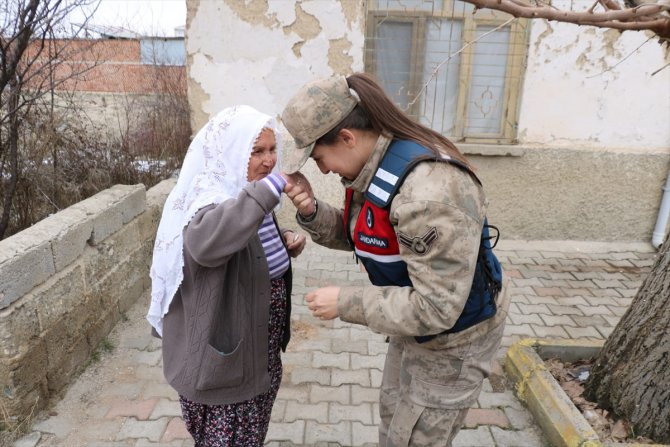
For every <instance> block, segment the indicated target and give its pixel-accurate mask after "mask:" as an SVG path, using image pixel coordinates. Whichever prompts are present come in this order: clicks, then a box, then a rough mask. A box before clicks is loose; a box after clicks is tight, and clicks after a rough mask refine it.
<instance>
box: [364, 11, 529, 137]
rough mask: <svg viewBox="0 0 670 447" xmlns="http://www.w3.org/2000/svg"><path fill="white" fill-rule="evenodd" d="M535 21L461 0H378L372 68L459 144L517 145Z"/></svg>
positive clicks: (371, 21) (369, 37)
mask: <svg viewBox="0 0 670 447" xmlns="http://www.w3.org/2000/svg"><path fill="white" fill-rule="evenodd" d="M527 28H528V25H527V21H526V20H524V19H515V18H513V17H512V16H510V15H508V14H505V13H502V12H497V11H488V10H486V11H485V10H478V11H476V12H475V9H474V6H472V5H470V4H468V3H465V2H462V1H458V0H370V1H369V2H368V23H367V33H366V40H365V69H366V71H367V72H368V73H372V74H374V75H375V76H376V77H377V79H379V81H380V83H381V84H382V86H383V87H384V89H385V90H386V92H387V93H388V94H389V96H390V97H391V98H392V99H393V100H394V101H395V102H396V103H397V104H398V106H399V107H400V108H401V109H403V110H405V111H406V112H407V113H408V114H409V115H411V116H412V117H414V118H415V119H416V120H417V121H419V122H421V123H422V124H425V125H427V126H429V127H431V128H433V129H435V130H437V131H438V132H441V133H443V134H444V135H446V136H447V137H449V138H451V139H452V140H453V141H466V142H484V143H511V142H514V141H515V140H516V129H517V115H518V113H517V110H518V103H519V94H520V86H521V79H522V75H523V68H524V67H523V65H524V63H525V58H526V51H527V45H528V44H527V42H528V37H527Z"/></svg>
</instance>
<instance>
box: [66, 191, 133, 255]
mask: <svg viewBox="0 0 670 447" xmlns="http://www.w3.org/2000/svg"><path fill="white" fill-rule="evenodd" d="M145 194H146V193H145V190H144V185H115V186H113V187H111V188H109V189H106V190H104V191H101V192H99V193H97V194H96V195H94V196H92V197H89V198H88V199H86V200H83V201H81V202H79V203H77V204H75V205H72V207H73V208H76V209H78V210H82V211H84V212H85V213H86V214H87V215H88V216H89V218H90V219H91V221H92V223H93V231H92V235H91V238H90V240H89V244H91V245H94V246H95V245H97V244H98V243H100V241H102V240H104V239H105V238H107V237H108V236H109V235H111V234H113V233H115V232H116V231H117V230H119V229H120V228H121V226H122V225H123V224H124V223H126V222H129V221H130V220H131V219H133V218H134V217H135V216H136V215H138V214H140V213H141V212H143V211H144V208H145V199H144V196H145Z"/></svg>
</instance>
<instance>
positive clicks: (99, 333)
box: [86, 306, 121, 351]
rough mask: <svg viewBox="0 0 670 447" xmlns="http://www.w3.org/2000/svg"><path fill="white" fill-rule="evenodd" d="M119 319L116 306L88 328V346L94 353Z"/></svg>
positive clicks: (119, 315)
mask: <svg viewBox="0 0 670 447" xmlns="http://www.w3.org/2000/svg"><path fill="white" fill-rule="evenodd" d="M120 319H121V313H120V312H119V308H118V307H117V306H112V307H110V308H109V309H107V310H106V311H105V312H104V313H103V314H102V315H101V316H100V318H99V319H98V320H97V321H96V322H95V323H94V324H93V325H92V326H91V327H90V328H89V330H88V331H87V333H86V339H87V341H88V345H89V346H91V347H92V350H93V351H95V350H96V349H97V347H98V345H99V344H100V342H101V341H102V340H104V339H105V338H106V337H107V336H108V335H109V333H110V332H112V329H114V326H115V325H116V323H117V322H118V321H119V320H120Z"/></svg>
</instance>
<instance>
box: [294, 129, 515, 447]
mask: <svg viewBox="0 0 670 447" xmlns="http://www.w3.org/2000/svg"><path fill="white" fill-rule="evenodd" d="M389 143H390V138H388V137H385V136H381V137H380V138H379V140H378V142H377V145H376V147H375V149H374V150H373V153H372V155H371V157H370V159H369V160H368V162H367V164H366V165H365V166H364V167H363V169H362V171H361V172H360V174H359V175H358V177H357V178H356V179H355V180H354V181H353V182H346V181H343V182H345V186H346V187H350V188H352V189H353V190H354V191H355V192H354V198H353V200H352V204H351V216H350V219H349V222H350V224H351V228H349V229H348V231H350V232H351V231H352V230H353V225H354V224H355V222H356V218H357V216H358V213H359V211H360V209H361V206H362V203H363V201H364V197H363V194H364V192H365V191H366V189H367V186H368V184H369V183H370V181H371V180H372V176H373V175H374V173H375V171H376V169H377V165H378V164H379V162H380V160H381V158H382V157H383V155H384V153H385V151H386V149H387V147H388V145H389ZM486 208H487V202H486V198H485V196H484V192H483V190H482V188H481V187H480V186H479V185H478V184H477V183H476V182H474V181H473V179H472V178H471V177H470V175H469V174H467V173H466V172H464V171H463V170H461V169H459V168H457V167H455V166H453V165H451V164H448V163H440V162H422V163H420V164H419V165H417V166H416V167H415V168H414V169H413V170H412V171H411V172H410V173H409V175H408V176H407V178H406V180H405V182H404V183H403V185H402V186H401V187H400V190H399V192H398V194H397V195H396V196H395V198H394V199H393V201H392V203H391V207H390V219H391V223H392V225H393V227H394V229H395V232H396V234H398V233H403V234H404V235H405V236H407V238H403V239H405V240H411V239H412V238H414V237H417V236H418V237H421V236H422V235H424V234H426V232H427V231H428V230H429V229H430V228H431V227H435V228H437V231H438V237H437V238H436V239H435V240H433V241H432V242H431V243H430V245H429V246H428V250H425V251H423V250H421V251H423V252H422V253H419V251H416V250H414V249H413V248H412V247H411V244H407V243H402V242H401V244H400V256H401V257H402V259H403V261H405V262H406V263H407V268H408V272H409V276H410V279H411V280H412V285H413V287H376V286H372V285H369V286H361V287H342V288H341V290H340V294H339V296H338V312H339V316H340V319H342V320H343V321H347V322H350V323H357V324H362V325H365V326H368V327H369V328H370V329H372V330H374V331H375V332H379V333H382V334H386V335H389V336H390V342H389V349H388V354H387V357H386V364H385V366H384V373H383V378H382V386H381V396H380V416H381V425H380V429H379V439H380V442H379V445H380V446H409V445H411V446H435V445H440V446H442V445H450V444H451V440H452V439H453V437H454V436H455V435H456V433H457V432H458V430H459V428H460V426H461V424H462V422H463V420H464V418H465V414H466V413H467V409H468V408H469V407H470V406H472V405H473V404H474V402H475V400H476V399H477V396H478V395H479V392H480V390H481V386H482V381H483V379H484V378H485V377H487V376H488V374H489V370H490V362H491V360H492V359H493V358H494V356H495V354H496V351H497V349H498V347H499V345H500V340H501V338H502V332H503V328H504V323H505V317H506V315H507V309H508V306H509V299H508V297H507V294H506V288H503V291H502V292H501V293H500V294H499V295H498V299H497V305H498V312H497V314H496V315H495V316H494V317H493V318H490V319H488V320H485V321H483V322H481V323H479V324H476V325H475V326H472V327H470V328H468V329H465V330H463V331H461V332H458V333H455V334H444V335H440V336H437V337H436V338H434V339H432V340H431V341H429V342H426V343H422V344H419V343H417V342H416V340H415V339H414V336H418V335H428V334H436V333H440V332H442V331H444V330H446V329H449V328H451V327H452V326H453V324H454V323H455V322H456V320H457V319H458V317H459V316H460V314H461V311H462V309H463V306H464V305H465V301H466V300H467V297H468V294H469V291H470V286H471V284H472V278H473V274H474V268H475V264H476V258H477V253H478V247H479V241H480V235H481V231H482V226H483V221H484V217H485V214H486ZM298 222H299V223H300V225H301V227H302V228H303V229H304V230H305V231H307V232H308V233H310V235H311V236H312V239H313V240H314V241H315V242H317V243H319V244H321V245H324V246H327V247H330V248H334V249H343V250H351V247H350V246H349V243H348V241H347V236H346V234H345V229H344V219H343V211H342V210H341V209H338V208H335V207H332V206H330V205H328V204H327V203H324V202H318V212H317V213H316V216H315V217H314V219H313V220H311V221H310V222H306V221H304V220H303V219H301V218H300V216H299V217H298Z"/></svg>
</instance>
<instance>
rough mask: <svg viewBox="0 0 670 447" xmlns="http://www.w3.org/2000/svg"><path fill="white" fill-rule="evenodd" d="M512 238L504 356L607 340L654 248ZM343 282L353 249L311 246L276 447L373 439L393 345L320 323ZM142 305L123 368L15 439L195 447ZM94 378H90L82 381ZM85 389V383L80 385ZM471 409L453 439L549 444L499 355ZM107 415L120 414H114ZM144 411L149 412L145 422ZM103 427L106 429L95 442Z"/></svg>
mask: <svg viewBox="0 0 670 447" xmlns="http://www.w3.org/2000/svg"><path fill="white" fill-rule="evenodd" d="M504 242H505V244H503V245H504V246H505V247H508V248H509V247H514V246H515V244H516V245H517V246H518V247H517V249H505V250H502V249H501V250H497V253H498V254H499V255H500V256H499V258H500V259H501V260H502V262H503V267H504V270H505V272H506V274H507V277H508V278H510V280H511V281H510V287H509V289H508V290H509V293H510V294H511V299H512V305H511V307H510V313H509V315H508V318H507V322H508V323H507V326H506V328H505V335H504V337H503V342H502V345H503V346H502V347H501V348H500V350H499V351H498V354H497V358H502V357H503V356H504V353H505V349H506V347H507V346H510V345H511V343H513V342H515V341H518V340H520V339H522V338H525V337H550V338H556V337H562V338H573V339H587V338H588V339H603V338H606V337H607V336H608V335H609V334H610V333H611V332H612V331H613V330H614V326H615V325H616V323H617V322H618V321H619V318H620V316H621V315H622V314H623V313H624V312H625V311H626V309H627V308H628V306H629V305H630V303H631V302H632V298H633V297H634V296H635V293H636V291H637V288H638V287H639V285H640V284H641V282H642V279H643V278H644V276H645V275H646V273H647V272H648V270H649V267H650V266H651V264H652V263H653V258H654V253H646V252H644V253H643V252H640V253H637V252H634V251H628V252H626V251H621V250H619V251H617V250H616V246H615V245H607V244H603V245H601V246H598V245H595V246H594V247H596V248H598V249H600V250H603V251H602V252H601V251H597V250H596V251H593V252H587V251H581V252H576V251H568V250H564V249H562V248H560V249H556V248H553V249H548V248H542V247H543V245H542V243H534V244H533V243H526V242H523V243H521V242H514V241H504ZM548 246H552V247H561V244H560V243H558V244H557V243H553V244H548ZM524 247H532V249H526V248H524ZM538 247H539V248H538ZM342 283H348V284H366V283H367V279H366V276H365V274H364V273H361V272H360V271H359V266H358V265H356V264H355V261H354V259H353V257H352V256H351V255H350V254H338V253H337V252H333V251H330V250H326V249H322V248H318V247H315V246H313V244H311V245H310V246H308V248H307V249H306V250H305V253H304V254H303V256H301V257H300V258H297V259H296V260H295V262H294V289H293V291H294V295H293V304H294V308H293V316H292V319H293V321H294V329H295V328H297V327H301V328H302V329H304V330H305V332H300V333H297V332H294V337H293V339H292V341H291V343H290V344H289V347H288V352H286V353H284V354H283V363H284V368H285V374H284V378H283V382H282V386H281V387H280V389H279V393H278V397H277V400H276V401H275V404H274V407H273V414H272V421H271V424H270V429H269V432H268V436H267V439H266V445H267V446H272V447H297V446H310V447H334V446H338V445H340V446H355V447H372V446H375V445H376V442H377V436H378V435H377V426H378V424H379V404H378V402H379V385H380V383H381V376H382V369H383V366H384V361H385V354H386V351H387V349H388V344H387V343H386V342H385V337H384V336H383V335H380V334H375V333H373V332H372V331H370V330H368V329H367V328H365V327H363V326H359V325H351V324H348V323H344V322H341V321H339V320H334V321H329V322H322V321H320V320H317V319H315V318H314V317H312V316H311V313H310V312H309V309H308V308H307V306H305V302H304V294H305V293H307V292H309V291H311V290H313V289H314V288H315V287H317V286H320V285H323V284H342ZM147 302H148V297H147ZM145 311H146V302H140V303H137V304H136V305H135V306H133V308H132V309H131V310H130V311H129V312H128V314H129V315H130V321H129V322H128V323H127V324H125V326H124V325H120V326H123V327H124V328H125V329H124V330H123V331H121V332H119V333H115V334H112V336H111V338H112V339H113V341H114V343H115V345H116V346H117V349H118V350H119V355H118V356H115V358H116V363H109V364H107V365H105V363H104V362H105V360H104V358H103V360H102V361H101V363H100V364H99V366H97V367H105V368H114V370H115V371H116V376H115V378H114V379H113V380H111V381H108V382H107V381H106V382H104V383H102V384H101V385H100V386H98V387H92V386H90V385H89V386H88V389H91V388H92V389H95V396H96V399H95V400H93V401H92V400H90V399H84V398H82V399H81V400H80V402H81V408H73V409H72V410H71V411H70V409H69V408H68V410H64V409H61V408H59V407H58V406H56V407H55V408H56V409H57V411H56V413H57V414H55V415H54V416H51V417H48V416H47V417H44V416H43V417H42V418H41V419H40V418H38V419H37V422H36V423H35V424H34V425H33V427H32V431H31V432H30V433H31V435H32V436H33V438H31V439H33V440H34V439H37V438H38V436H39V441H35V442H36V444H35V445H29V446H15V447H42V446H44V447H53V446H60V445H68V443H74V441H72V440H74V436H75V431H76V432H77V435H79V436H80V438H81V437H82V436H85V437H88V438H90V439H88V444H86V445H89V446H100V447H103V446H104V447H112V446H114V447H116V446H117V445H133V446H134V447H167V446H172V447H192V446H193V441H192V440H191V439H190V438H189V437H188V435H187V434H186V432H185V428H184V427H183V425H180V423H181V424H183V422H182V421H181V418H180V417H179V416H180V415H179V413H180V409H179V404H178V396H177V393H176V392H175V391H174V390H173V389H172V388H171V387H170V386H169V385H167V384H165V382H164V379H163V377H162V363H161V357H160V340H158V339H155V338H153V337H151V336H150V335H148V331H147V330H146V329H147V326H146V322H145V321H144V313H145ZM89 376H90V375H89ZM89 379H90V378H89V377H87V375H86V374H84V375H82V376H81V377H80V379H78V380H89ZM77 389H78V387H77V385H76V384H75V385H73V386H72V387H71V390H77ZM83 389H84V390H86V389H87V388H86V387H83ZM84 392H85V391H82V393H84ZM72 400H73V399H70V401H72ZM74 401H77V398H76V396H75V398H74ZM119 402H125V404H123V405H125V410H121V409H120V408H119V407H115V406H114V405H118V404H119ZM147 402H154V406H153V407H152V409H151V412H150V413H149V414H148V415H147V414H146V412H138V408H140V407H141V406H142V405H148V404H147ZM75 407H76V406H75ZM474 407H475V409H474V410H473V411H472V412H471V413H470V415H469V416H468V419H467V420H468V424H470V425H472V426H475V425H478V426H477V428H474V429H473V428H467V427H466V428H465V429H463V430H461V432H460V433H459V434H458V435H457V437H456V439H455V441H454V446H456V447H458V446H460V447H465V446H467V447H477V446H481V447H488V446H491V447H501V446H514V447H523V446H528V447H536V446H537V447H540V446H544V445H545V443H544V442H543V439H542V434H541V432H540V431H539V430H538V428H537V426H536V425H535V423H534V421H533V419H532V417H531V415H530V413H529V412H528V411H527V410H526V409H525V407H524V406H523V404H522V403H521V402H519V400H518V399H517V398H516V397H515V396H514V394H513V392H512V390H510V389H509V388H508V385H507V384H506V381H505V378H504V376H503V373H502V371H501V369H500V365H499V364H498V362H495V363H494V368H493V371H492V375H491V377H490V378H489V379H488V380H485V382H484V384H483V390H482V393H481V394H480V396H479V399H478V400H477V403H476V405H474ZM82 413H85V414H87V415H88V416H87V417H88V418H89V419H91V418H94V419H95V418H97V421H96V422H93V421H92V422H91V423H90V424H88V426H87V427H90V428H91V429H90V430H87V429H82V427H81V426H80V425H78V423H77V422H76V421H77V419H76V418H75V417H74V415H75V414H80V415H81V414H82ZM133 413H134V414H133ZM124 414H125V415H124ZM108 415H112V418H111V419H110V418H106V416H108ZM71 416H72V417H71ZM78 417H81V416H78ZM142 418H144V419H147V418H148V420H138V419H142ZM96 424H97V425H96ZM105 424H107V425H105ZM113 424H116V428H115V427H112V425H113ZM96 426H97V427H99V428H101V429H103V430H98V431H102V432H105V433H104V434H102V433H101V434H100V435H99V437H98V438H97V439H93V437H95V436H96V434H95V432H96V430H95V429H94V428H95V427H96ZM105 427H106V428H105ZM103 436H106V437H107V439H103V438H102V437H103ZM110 437H112V438H113V439H111V440H110ZM27 442H33V441H31V440H27ZM128 443H130V444H128Z"/></svg>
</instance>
